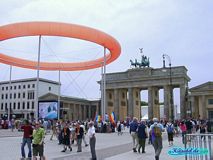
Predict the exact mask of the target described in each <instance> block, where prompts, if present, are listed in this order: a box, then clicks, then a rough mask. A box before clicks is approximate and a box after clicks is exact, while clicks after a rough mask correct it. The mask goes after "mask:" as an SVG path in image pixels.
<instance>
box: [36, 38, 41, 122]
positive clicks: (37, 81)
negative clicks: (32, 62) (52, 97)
mask: <svg viewBox="0 0 213 160" xmlns="http://www.w3.org/2000/svg"><path fill="white" fill-rule="evenodd" d="M40 52H41V35H39V43H38V62H37V79H36V103H35V120H36V121H38V101H39V71H40Z"/></svg>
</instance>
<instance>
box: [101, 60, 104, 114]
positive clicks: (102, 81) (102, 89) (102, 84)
mask: <svg viewBox="0 0 213 160" xmlns="http://www.w3.org/2000/svg"><path fill="white" fill-rule="evenodd" d="M103 64H104V63H101V115H102V117H103V116H104V94H103V93H104V74H103V72H104V69H103Z"/></svg>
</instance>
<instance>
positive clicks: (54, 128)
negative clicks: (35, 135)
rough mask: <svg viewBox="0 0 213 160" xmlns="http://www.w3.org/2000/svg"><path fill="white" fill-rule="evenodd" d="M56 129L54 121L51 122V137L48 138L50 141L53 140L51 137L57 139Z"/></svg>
mask: <svg viewBox="0 0 213 160" xmlns="http://www.w3.org/2000/svg"><path fill="white" fill-rule="evenodd" d="M57 135H58V134H57V129H56V121H55V120H53V123H52V135H51V137H50V140H53V136H55V137H56V138H57V137H58V136H57Z"/></svg>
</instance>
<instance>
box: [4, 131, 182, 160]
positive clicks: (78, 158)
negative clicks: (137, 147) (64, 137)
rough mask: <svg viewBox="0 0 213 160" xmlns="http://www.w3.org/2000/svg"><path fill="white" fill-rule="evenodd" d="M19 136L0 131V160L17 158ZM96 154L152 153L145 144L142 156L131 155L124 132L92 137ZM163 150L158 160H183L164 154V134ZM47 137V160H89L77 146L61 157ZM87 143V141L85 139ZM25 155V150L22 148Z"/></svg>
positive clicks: (150, 158)
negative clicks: (78, 150) (95, 139)
mask: <svg viewBox="0 0 213 160" xmlns="http://www.w3.org/2000/svg"><path fill="white" fill-rule="evenodd" d="M22 134H23V133H22V132H18V131H14V132H11V131H10V130H0V144H1V145H0V155H1V157H0V159H2V160H18V159H20V157H21V153H20V147H21V140H22ZM96 137H97V142H96V151H97V159H98V160H104V159H105V160H130V159H131V160H139V159H144V160H154V149H153V147H152V146H151V145H149V144H146V153H145V154H141V153H140V154H139V153H133V152H132V143H131V137H130V134H129V132H128V130H127V129H126V130H125V132H124V134H123V135H122V136H118V135H117V133H108V134H100V133H97V134H96ZM163 137H164V141H163V150H162V153H161V156H160V159H170V160H176V159H178V160H184V157H171V156H169V155H168V154H167V152H168V150H169V149H170V148H171V147H169V145H168V142H167V137H166V134H164V136H163ZM49 139H50V135H46V137H45V156H46V158H47V160H89V159H90V157H91V155H90V148H89V147H85V146H84V144H83V145H82V146H83V149H82V150H83V152H81V153H77V146H76V145H72V148H73V151H72V152H70V151H67V152H66V153H62V152H61V150H62V149H63V147H62V146H61V145H58V144H57V143H58V142H57V140H56V138H55V139H54V140H53V141H50V140H49ZM87 142H88V137H87ZM174 144H175V145H174V146H181V147H183V145H182V143H181V137H177V138H175V139H174ZM26 151H27V146H26Z"/></svg>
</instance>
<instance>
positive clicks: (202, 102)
mask: <svg viewBox="0 0 213 160" xmlns="http://www.w3.org/2000/svg"><path fill="white" fill-rule="evenodd" d="M201 108H202V110H203V116H202V117H203V119H206V118H207V113H206V96H204V95H203V96H202V97H201Z"/></svg>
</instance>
